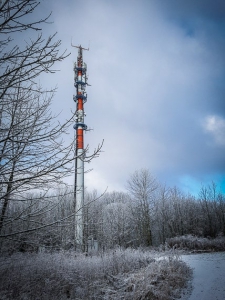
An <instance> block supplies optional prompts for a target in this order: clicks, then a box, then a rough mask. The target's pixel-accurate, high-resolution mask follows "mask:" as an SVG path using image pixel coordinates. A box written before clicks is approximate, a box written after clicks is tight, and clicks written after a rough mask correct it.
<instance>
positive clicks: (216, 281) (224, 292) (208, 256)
mask: <svg viewBox="0 0 225 300" xmlns="http://www.w3.org/2000/svg"><path fill="white" fill-rule="evenodd" d="M181 259H182V260H183V261H184V262H185V263H187V264H188V265H189V266H190V267H191V268H192V269H193V278H192V281H191V282H189V286H188V288H187V290H186V291H185V293H184V295H183V296H182V298H181V299H182V300H187V299H188V300H223V299H225V252H216V253H202V254H188V255H182V256H181Z"/></svg>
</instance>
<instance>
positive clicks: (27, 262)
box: [0, 249, 190, 300]
mask: <svg viewBox="0 0 225 300" xmlns="http://www.w3.org/2000/svg"><path fill="white" fill-rule="evenodd" d="M189 275H190V271H189V269H188V267H187V266H186V265H185V264H184V263H183V262H182V261H180V260H179V259H178V258H177V257H173V256H162V255H159V254H157V253H156V252H149V251H148V252H147V251H142V250H132V249H126V250H121V249H117V250H114V251H110V252H107V253H103V254H102V255H96V256H93V257H90V256H85V255H83V254H77V253H75V252H61V253H53V254H50V253H18V254H13V255H12V256H10V257H4V258H3V257H2V258H1V259H0V278H1V283H0V299H2V300H3V299H5V300H6V299H23V300H24V299H35V300H37V299H41V300H45V299H48V300H51V299H54V300H55V299H60V300H63V299H86V300H87V299H140V300H141V299H150V298H151V299H172V297H174V296H176V295H179V291H180V289H181V288H183V287H184V286H185V283H186V281H187V279H188V277H189Z"/></svg>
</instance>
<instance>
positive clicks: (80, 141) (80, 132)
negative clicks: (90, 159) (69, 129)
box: [77, 128, 84, 149]
mask: <svg viewBox="0 0 225 300" xmlns="http://www.w3.org/2000/svg"><path fill="white" fill-rule="evenodd" d="M77 149H84V139H83V129H79V128H78V129H77Z"/></svg>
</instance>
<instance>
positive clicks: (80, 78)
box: [73, 45, 89, 251]
mask: <svg viewBox="0 0 225 300" xmlns="http://www.w3.org/2000/svg"><path fill="white" fill-rule="evenodd" d="M73 47H76V48H78V56H77V62H75V63H74V86H75V88H76V95H75V96H74V97H73V100H74V101H75V103H76V113H75V120H76V123H75V125H74V129H75V130H76V153H75V154H76V158H75V185H74V198H75V212H76V216H75V236H76V248H77V249H79V250H82V251H83V250H84V237H83V231H84V230H83V229H84V222H83V206H84V159H85V157H84V156H85V153H84V136H83V135H84V131H85V130H87V126H86V125H85V124H84V116H85V113H84V103H85V102H86V101H87V94H86V92H85V88H86V85H87V76H86V71H87V65H86V64H85V63H84V62H83V50H89V49H85V48H83V47H81V45H80V46H73Z"/></svg>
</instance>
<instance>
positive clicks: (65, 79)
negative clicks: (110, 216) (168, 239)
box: [41, 0, 225, 193]
mask: <svg viewBox="0 0 225 300" xmlns="http://www.w3.org/2000/svg"><path fill="white" fill-rule="evenodd" d="M41 5H42V6H41V7H42V9H43V8H44V9H46V11H47V12H48V11H49V10H52V12H53V15H52V17H51V20H52V21H54V24H52V25H49V26H48V30H49V31H51V32H54V31H57V32H58V38H60V39H62V42H63V46H64V47H65V48H67V49H68V51H69V52H71V56H70V57H69V58H68V59H66V60H65V61H64V62H63V63H62V64H61V65H60V69H61V72H59V73H58V74H57V75H54V76H53V77H52V78H51V79H50V80H51V84H53V85H54V84H57V85H58V93H57V95H56V96H55V98H54V109H55V110H56V111H59V110H62V114H61V117H60V118H65V117H67V116H68V117H69V116H70V114H71V111H70V109H71V108H75V103H74V102H73V100H72V97H73V94H75V88H74V86H73V78H74V75H73V62H74V61H76V57H77V49H76V48H71V46H70V44H71V39H72V41H73V44H75V45H79V44H81V45H82V46H83V47H90V51H89V52H87V51H85V52H84V61H85V62H86V63H87V66H88V74H89V83H90V84H91V87H87V93H88V102H87V103H86V104H85V111H86V114H87V117H86V120H85V121H86V124H87V125H88V126H89V127H90V128H93V129H94V130H93V131H91V132H87V133H86V134H85V143H86V144H89V145H90V149H94V148H95V147H96V146H97V145H98V143H100V142H101V141H102V139H104V141H105V142H104V146H103V151H104V152H102V153H101V155H100V157H99V158H97V159H95V160H94V161H93V162H92V163H90V164H89V165H88V166H87V168H93V171H92V172H90V173H88V174H87V175H86V177H85V178H86V179H85V180H86V185H87V187H88V189H89V190H92V189H93V188H96V189H97V190H99V191H101V190H104V189H105V188H106V187H107V186H108V190H109V191H112V190H123V189H125V184H126V181H127V179H128V178H129V175H130V174H131V173H133V172H134V171H135V170H137V169H140V168H148V169H149V170H150V172H151V173H152V175H153V176H155V177H156V178H157V179H158V180H159V181H160V182H161V183H165V184H167V185H168V186H175V185H176V186H178V187H180V188H181V189H182V190H183V191H184V192H190V193H196V192H197V191H198V190H199V188H200V186H201V184H208V183H210V181H212V180H214V181H215V182H216V183H217V184H218V186H219V187H221V188H223V190H224V191H225V155H224V153H225V151H224V150H225V98H224V96H225V84H224V83H225V59H224V58H225V57H224V56H225V2H224V0H211V1H208V0H189V1H184V0H183V1H182V0H170V1H167V0H164V1H163V0H149V1H147V0H146V1H144V0H120V1H119V0H113V1H109V0H95V1H93V0H85V1H84V0H73V1H71V0H65V1H59V0H54V1H53V0H52V1H48V2H45V4H41ZM62 49H63V48H62ZM72 134H73V129H72V128H71V135H72ZM90 151H91V150H90ZM71 182H72V179H71Z"/></svg>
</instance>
